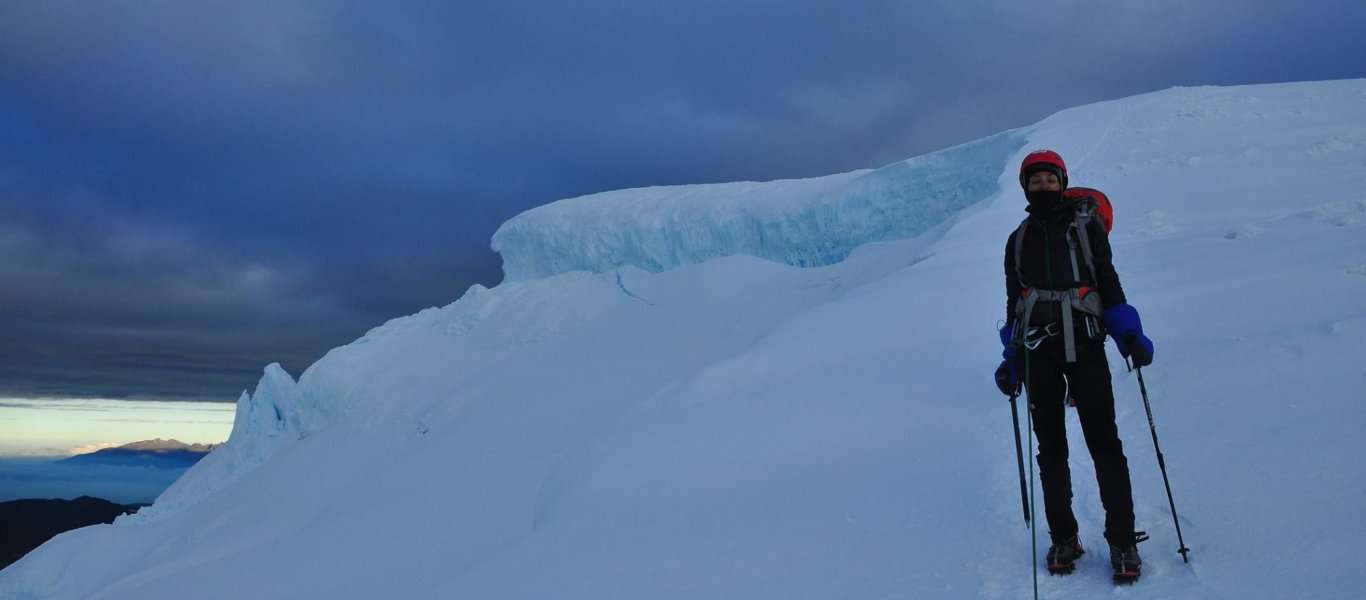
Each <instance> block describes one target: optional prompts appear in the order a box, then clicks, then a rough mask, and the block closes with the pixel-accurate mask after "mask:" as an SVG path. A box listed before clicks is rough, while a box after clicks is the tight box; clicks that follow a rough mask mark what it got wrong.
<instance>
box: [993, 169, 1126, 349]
mask: <svg viewBox="0 0 1366 600" xmlns="http://www.w3.org/2000/svg"><path fill="white" fill-rule="evenodd" d="M1062 197H1063V201H1064V202H1069V203H1071V204H1072V209H1073V213H1074V215H1075V218H1074V219H1073V221H1072V225H1071V226H1070V227H1069V229H1068V236H1067V245H1068V247H1069V249H1070V251H1071V252H1070V253H1071V259H1072V279H1073V280H1074V281H1082V278H1081V268H1080V265H1081V264H1085V265H1086V268H1087V270H1088V271H1089V272H1090V273H1091V280H1092V281H1095V279H1096V267H1095V263H1094V261H1093V260H1092V257H1091V237H1090V235H1089V234H1087V231H1086V226H1087V225H1088V224H1089V223H1090V222H1091V221H1099V222H1100V224H1101V226H1102V227H1104V228H1105V233H1106V234H1107V235H1108V234H1109V233H1110V231H1111V230H1112V229H1113V228H1114V223H1115V209H1114V206H1113V205H1112V204H1111V203H1110V198H1109V197H1108V196H1106V195H1105V193H1104V192H1102V191H1100V190H1097V189H1094V188H1088V187H1070V188H1067V189H1066V190H1064V191H1063V193H1062ZM1028 227H1029V219H1028V218H1026V219H1025V220H1023V221H1021V222H1020V226H1019V228H1017V229H1016V230H1015V273H1016V276H1017V277H1018V279H1019V281H1020V285H1025V279H1024V270H1023V266H1022V262H1023V259H1022V258H1021V256H1022V255H1023V254H1024V237H1025V229H1027V228H1028ZM1078 247H1080V249H1081V255H1082V261H1083V262H1082V263H1078V261H1077V249H1078ZM1093 291H1095V290H1093V289H1091V288H1090V287H1089V286H1080V287H1077V288H1073V289H1070V290H1062V291H1058V290H1039V289H1033V288H1029V287H1026V288H1024V289H1023V290H1021V292H1020V300H1021V301H1020V302H1019V303H1018V304H1017V305H1016V307H1015V311H1016V316H1017V320H1016V322H1017V323H1021V324H1022V325H1021V326H1020V327H1017V328H1016V330H1017V332H1018V333H1017V335H1019V336H1020V337H1021V339H1023V333H1024V330H1025V329H1027V328H1028V326H1029V318H1030V315H1031V313H1033V312H1034V306H1035V304H1037V303H1038V302H1061V303H1063V304H1065V305H1070V306H1071V307H1072V308H1073V309H1076V310H1077V311H1080V312H1082V313H1084V314H1086V315H1088V316H1087V319H1086V328H1087V330H1088V332H1089V333H1090V334H1091V335H1097V334H1098V333H1099V330H1100V328H1101V325H1100V318H1101V315H1102V314H1103V309H1102V306H1101V301H1100V296H1099V295H1098V294H1092V292H1093ZM1061 313H1062V331H1061V333H1062V335H1063V343H1064V347H1065V353H1066V361H1067V362H1069V363H1073V362H1076V361H1077V351H1076V338H1075V332H1074V325H1073V321H1072V311H1071V310H1063V311H1061Z"/></svg>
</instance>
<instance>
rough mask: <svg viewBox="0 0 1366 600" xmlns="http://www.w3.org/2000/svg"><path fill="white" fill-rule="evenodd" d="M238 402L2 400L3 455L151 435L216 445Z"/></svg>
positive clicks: (67, 451)
mask: <svg viewBox="0 0 1366 600" xmlns="http://www.w3.org/2000/svg"><path fill="white" fill-rule="evenodd" d="M236 408H237V406H236V404H235V403H231V402H183V401H148V400H108V399H84V398H82V399H70V398H0V456H10V457H19V456H33V457H37V456H70V455H72V454H78V453H84V452H93V451H95V450H98V449H100V448H108V447H113V446H119V445H123V444H128V443H132V442H138V441H142V440H151V439H157V438H161V439H175V440H179V441H181V442H184V443H186V444H196V443H199V444H217V443H222V442H223V441H225V440H227V438H228V434H229V433H231V431H232V421H233V416H234V413H235V411H236Z"/></svg>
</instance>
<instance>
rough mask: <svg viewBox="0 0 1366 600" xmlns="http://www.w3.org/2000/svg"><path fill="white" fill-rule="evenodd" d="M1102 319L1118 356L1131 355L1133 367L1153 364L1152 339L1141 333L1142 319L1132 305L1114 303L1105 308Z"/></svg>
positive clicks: (1127, 356)
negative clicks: (1117, 350) (1117, 349)
mask: <svg viewBox="0 0 1366 600" xmlns="http://www.w3.org/2000/svg"><path fill="white" fill-rule="evenodd" d="M1104 319H1105V328H1106V329H1108V330H1109V331H1110V337H1112V338H1114V340H1115V345H1116V346H1119V354H1120V356H1123V357H1125V358H1129V357H1130V356H1132V357H1133V359H1134V366H1135V367H1146V366H1148V365H1150V364H1153V341H1152V340H1150V339H1148V336H1146V335H1143V321H1142V320H1141V319H1139V317H1138V311H1137V310H1134V307H1132V306H1129V305H1128V304H1116V305H1114V306H1111V307H1110V308H1108V309H1106V310H1105V315H1104Z"/></svg>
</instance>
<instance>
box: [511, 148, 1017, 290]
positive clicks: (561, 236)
mask: <svg viewBox="0 0 1366 600" xmlns="http://www.w3.org/2000/svg"><path fill="white" fill-rule="evenodd" d="M1024 141H1025V140H1024V137H1022V136H1021V135H1020V134H1019V133H1018V132H1016V131H1010V132H1005V133H1001V134H998V135H994V136H991V137H987V138H983V139H980V140H977V141H974V142H970V143H967V144H962V145H959V146H955V147H952V148H948V149H946V150H941V151H939V152H935V153H932V154H925V155H922V156H917V157H915V158H912V159H909V160H905V161H901V162H897V163H893V164H890V165H887V166H885V167H882V168H879V169H872V170H860V171H851V172H848V173H840V174H837V175H829V176H825V177H815V178H810V179H786V180H779V181H767V182H749V181H746V182H736V183H717V184H704V185H679V186H661V187H650V188H640V189H627V190H617V191H611V192H604V193H600V194H591V195H588V196H581V197H578V198H570V199H567V200H560V201H558V202H553V203H550V204H547V205H545V206H541V207H538V208H534V209H531V210H529V211H526V212H524V213H522V214H520V215H517V216H516V217H513V218H512V219H510V220H509V221H507V222H506V223H504V224H503V226H502V227H499V228H498V231H497V232H495V233H494V235H493V249H494V250H495V251H497V252H499V253H500V254H502V257H503V273H504V276H505V277H506V279H508V280H510V281H516V280H523V279H535V278H541V277H546V276H550V275H555V274H558V273H564V272H567V271H592V272H598V273H601V272H607V271H611V270H613V269H618V268H621V267H623V266H627V265H630V266H634V267H638V268H640V269H644V270H646V271H651V272H660V271H666V270H669V269H674V268H677V267H679V266H682V265H688V264H694V263H699V262H702V261H705V260H708V259H713V258H717V257H720V256H730V255H736V254H744V255H749V256H756V257H759V258H765V259H768V260H773V261H777V262H781V263H785V264H788V265H793V266H798V267H819V266H825V265H831V264H835V263H837V262H840V261H842V260H844V259H845V257H847V256H848V255H849V253H850V252H851V251H852V250H853V249H854V248H857V247H859V246H861V245H863V244H867V243H869V242H881V241H888V240H898V239H906V238H911V237H915V236H917V235H920V234H923V233H925V232H927V231H929V230H931V229H933V228H935V227H936V226H938V225H940V224H942V223H944V222H945V221H947V220H948V219H950V218H952V217H953V216H954V215H955V214H957V213H958V212H959V211H961V210H962V209H964V208H966V207H967V206H970V205H972V204H975V203H977V202H980V201H982V200H984V199H986V198H987V197H988V196H990V195H991V194H992V193H994V192H995V191H996V190H997V189H998V181H997V180H998V179H999V178H1000V176H1001V164H1002V163H1004V162H1005V161H1006V159H1007V158H1008V157H1010V156H1011V155H1013V154H1015V153H1016V152H1017V151H1018V150H1019V149H1020V147H1021V146H1022V145H1023V144H1024Z"/></svg>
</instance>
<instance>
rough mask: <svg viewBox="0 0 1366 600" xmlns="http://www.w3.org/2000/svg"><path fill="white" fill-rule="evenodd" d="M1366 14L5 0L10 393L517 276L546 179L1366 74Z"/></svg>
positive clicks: (340, 328) (173, 361)
mask: <svg viewBox="0 0 1366 600" xmlns="http://www.w3.org/2000/svg"><path fill="white" fill-rule="evenodd" d="M1235 11H1236V12H1235ZM1363 29H1366V9H1362V8H1360V4H1359V3H1358V2H1315V3H1309V4H1291V3H1284V2H1279V3H1272V2H1264V3H1257V2H1248V3H1238V4H1237V6H1234V7H1229V8H1223V7H1221V5H1220V3H1185V2H1181V3H1178V2H1157V3H1119V2H1115V3H1096V2H1082V1H1079V0H1078V1H1071V2H1047V1H1044V2H1031V3H1015V2H943V3H911V2H904V1H897V2H893V1H886V2H852V3H850V2H811V1H804V0H786V1H781V2H780V1H775V0H759V1H749V2H735V1H734V0H727V1H725V2H722V1H716V0H689V1H686V2H682V1H673V0H668V1H658V2H626V1H621V0H614V1H606V0H586V1H580V2H534V3H533V2H515V1H498V2H402V3H398V4H392V3H391V4H377V3H363V2H192V3H190V2H170V1H149V2H140V3H131V4H130V3H122V2H63V1H47V2H11V3H5V4H4V5H3V6H0V131H3V133H4V139H3V141H0V253H3V261H4V262H3V264H0V277H2V278H3V279H0V286H2V287H3V291H0V310H3V314H0V327H3V331H2V332H0V394H3V393H11V394H21V395H92V394H93V395H105V396H112V397H162V396H166V397H189V396H195V397H216V398H222V399H232V398H234V397H235V396H236V394H237V392H238V391H240V390H241V389H242V388H244V387H248V386H250V384H251V383H252V382H253V381H254V379H255V378H256V377H258V376H259V373H260V369H261V366H262V365H264V364H265V363H267V362H270V361H280V362H283V363H284V364H285V366H286V368H287V369H289V370H290V371H291V372H292V373H294V374H296V375H297V374H298V372H299V371H300V370H301V369H302V368H303V367H304V366H306V365H307V364H308V363H309V362H311V361H312V360H314V359H316V358H317V357H318V356H320V355H321V353H322V352H323V351H325V350H326V349H327V348H329V347H331V346H334V345H337V344H340V343H344V342H346V341H348V340H350V339H353V338H354V337H356V336H357V335H359V334H360V333H362V332H363V331H364V330H365V329H366V328H368V327H370V326H373V325H376V324H378V323H380V322H382V321H383V320H384V319H387V318H389V317H393V316H397V315H401V314H405V313H408V312H412V311H414V310H416V309H419V308H422V307H425V306H429V305H439V304H444V303H446V302H449V301H450V300H452V299H454V298H455V297H456V296H458V295H459V293H460V292H461V291H462V290H463V289H464V288H465V287H467V286H468V285H469V284H471V283H474V282H482V283H485V284H493V283H496V282H497V281H498V279H499V275H498V263H497V258H496V257H495V256H493V255H492V254H490V253H489V251H488V238H489V236H490V235H491V233H492V231H493V229H494V228H495V227H496V226H497V224H498V223H500V222H501V221H502V220H504V219H506V218H508V217H510V216H512V215H514V214H516V213H517V212H520V211H521V210H524V209H526V208H529V207H532V206H535V205H538V204H542V203H545V202H548V201H551V200H554V199H557V198H562V197H567V196H572V195H577V194H582V193H588V192H593V191H600V190H605V189H612V188H620V187H630V186H638V185H654V184H669V183H688V182H705V181H726V180H737V179H771V178H778V177H800V176H812V175H820V174H826V173H831V172H836V171H841V170H847V169H853V168H859V167H868V166H877V165H879V164H884V163H887V162H891V161H894V160H899V159H902V158H906V157H909V156H912V155H915V154H918V153H922V152H926V151H930V150H934V149H937V148H940V147H944V146H947V145H952V144H955V143H959V142H963V141H967V140H970V139H973V138H976V137H979V136H982V135H987V134H990V133H994V132H996V131H999V130H1002V129H1006V128H1010V127H1016V126H1020V125H1025V124H1028V123H1030V122H1033V121H1035V120H1037V119H1039V118H1041V117H1043V116H1046V115H1047V114H1049V113H1051V112H1054V111H1056V110H1059V109H1062V108H1066V107H1068V106H1074V105H1078V104H1084V103H1087V102H1091V101H1095V100H1100V99H1106V98H1113V97H1120V96H1125V95H1131V94H1134V93H1140V92H1144V91H1150V90H1154V89H1160V88H1164V87H1168V86H1171V85H1196V84H1238V83H1261V82H1271V81H1287V80H1311V79H1330V78H1341V77H1360V76H1363V75H1366V59H1363V58H1362V57H1366V41H1363V40H1364V39H1366V38H1364V37H1363V36H1361V35H1359V33H1358V32H1359V31H1361V30H1363Z"/></svg>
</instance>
